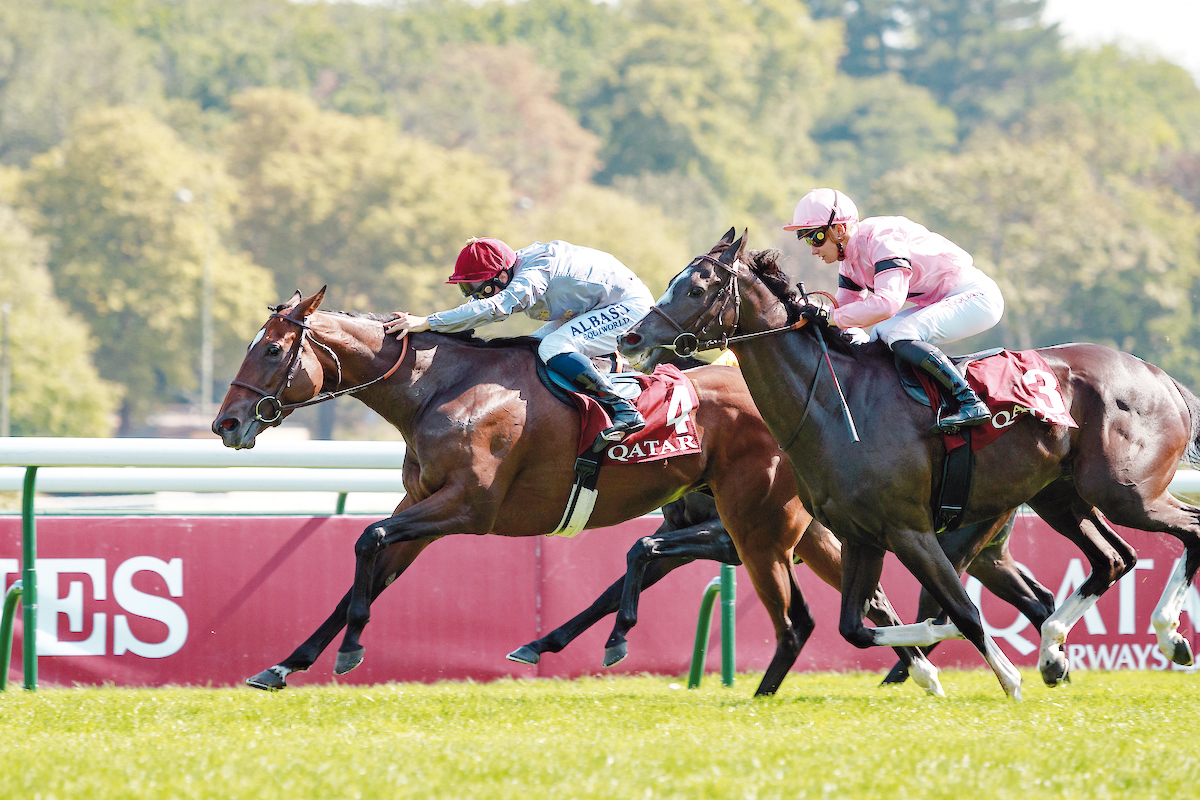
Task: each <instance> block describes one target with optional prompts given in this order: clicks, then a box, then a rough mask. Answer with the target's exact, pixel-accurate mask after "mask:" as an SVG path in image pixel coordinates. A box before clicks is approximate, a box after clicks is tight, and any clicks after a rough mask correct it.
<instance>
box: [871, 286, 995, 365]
mask: <svg viewBox="0 0 1200 800" xmlns="http://www.w3.org/2000/svg"><path fill="white" fill-rule="evenodd" d="M1002 314H1004V297H1003V296H1002V295H1001V294H1000V287H999V286H997V285H996V282H995V281H994V280H992V279H991V278H990V277H988V276H987V275H985V274H984V273H983V272H982V271H980V270H978V269H970V270H967V271H966V272H965V274H964V275H963V278H962V279H961V280H960V281H959V282H958V285H957V286H955V287H954V290H953V291H952V292H950V294H948V295H946V296H945V297H943V298H942V299H941V300H939V301H937V302H936V303H933V304H932V305H928V306H910V307H909V308H905V309H902V310H900V311H899V312H897V313H896V315H895V316H893V317H891V318H889V319H885V320H884V321H883V322H880V323H877V324H876V325H875V328H874V330H872V331H871V339H872V340H875V339H883V340H884V341H885V342H887V343H888V346H889V347H891V346H892V344H894V343H895V342H898V341H902V340H905V339H915V340H918V341H922V342H928V343H929V344H934V345H936V344H942V343H943V342H957V341H958V340H959V339H965V338H967V337H968V336H974V335H975V334H977V333H982V332H983V331H986V330H987V329H989V328H991V327H993V326H994V325H995V324H996V323H997V322H999V321H1000V317H1001V315H1002Z"/></svg>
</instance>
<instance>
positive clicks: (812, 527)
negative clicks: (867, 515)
mask: <svg viewBox="0 0 1200 800" xmlns="http://www.w3.org/2000/svg"><path fill="white" fill-rule="evenodd" d="M795 555H796V558H797V559H799V560H801V561H803V562H804V563H805V564H807V565H808V568H809V569H811V570H812V571H813V573H814V574H816V576H817V577H818V578H820V579H821V580H823V581H825V582H826V583H827V584H829V585H830V586H832V587H833V588H835V589H837V590H838V591H841V588H842V547H841V544H840V543H839V542H838V540H837V537H836V536H834V535H833V533H832V532H831V531H830V530H829V529H828V528H826V527H825V526H824V525H822V524H821V523H819V522H817V521H816V520H813V521H812V522H811V523H809V526H808V528H807V529H806V530H805V531H804V535H803V536H801V537H800V541H799V542H797V543H796V550H795ZM867 604H868V605H867V610H866V615H867V617H868V618H870V620H871V621H872V622H874V623H875V624H876V625H879V626H888V625H900V624H901V620H900V616H899V615H898V614H897V613H896V611H895V609H893V608H892V604H891V602H890V601H889V600H888V598H887V595H886V594H884V592H883V588H882V587H878V586H877V587H876V588H875V593H874V594H873V595H872V596H871V598H870V599H869V600H868V601H867ZM896 655H898V656H900V663H899V664H898V665H897V667H896V669H898V670H902V671H903V674H904V678H907V677H908V674H909V672H908V670H909V667H910V666H914V673H915V675H916V681H917V683H918V684H919V685H920V686H921V688H923V689H925V691H927V692H929V693H930V694H935V695H939V696H940V695H944V694H945V692H943V691H942V686H941V684H940V683H939V682H938V671H937V668H936V667H934V666H933V664H932V663H930V661H929V659H927V658H925V656H924V655H923V654H922V653H921V652H920V651H919V650H917V649H915V648H912V647H898V648H896ZM904 678H901V679H900V680H904ZM888 682H889V681H887V680H884V683H888ZM893 682H899V681H893Z"/></svg>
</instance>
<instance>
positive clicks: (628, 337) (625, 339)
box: [621, 333, 642, 347]
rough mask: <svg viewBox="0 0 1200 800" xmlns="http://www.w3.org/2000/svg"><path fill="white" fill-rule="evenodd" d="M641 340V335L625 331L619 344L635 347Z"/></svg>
mask: <svg viewBox="0 0 1200 800" xmlns="http://www.w3.org/2000/svg"><path fill="white" fill-rule="evenodd" d="M641 341H642V337H641V336H638V335H637V334H636V333H627V334H625V335H624V336H622V337H621V344H622V345H628V346H629V347H637V346H638V344H640V343H641Z"/></svg>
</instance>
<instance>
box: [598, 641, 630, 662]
mask: <svg viewBox="0 0 1200 800" xmlns="http://www.w3.org/2000/svg"><path fill="white" fill-rule="evenodd" d="M627 655H629V643H628V642H621V643H620V644H614V645H613V646H612V647H606V648H604V661H602V662H601V664H602V666H605V667H612V666H616V665H617V664H620V663H621V662H622V661H624V660H625V656H627Z"/></svg>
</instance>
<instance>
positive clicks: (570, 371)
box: [546, 353, 646, 442]
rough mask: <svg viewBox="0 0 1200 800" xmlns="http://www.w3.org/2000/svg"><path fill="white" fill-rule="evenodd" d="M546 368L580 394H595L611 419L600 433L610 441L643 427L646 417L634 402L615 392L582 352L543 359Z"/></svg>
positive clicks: (616, 440) (617, 440) (615, 440)
mask: <svg viewBox="0 0 1200 800" xmlns="http://www.w3.org/2000/svg"><path fill="white" fill-rule="evenodd" d="M546 367H547V368H548V369H552V370H554V371H555V372H557V373H558V374H559V375H561V376H563V377H564V378H566V379H567V380H568V381H570V383H571V385H572V386H574V387H575V388H576V389H578V390H579V391H580V392H582V393H583V394H586V395H588V396H589V397H594V398H595V399H596V400H597V401H599V402H600V404H601V405H603V406H604V407H605V408H606V409H608V415H609V417H610V418H611V419H612V427H611V428H609V429H608V430H606V431H604V432H603V433H602V434H600V435H601V436H603V437H604V438H605V439H607V440H608V441H610V442H619V441H620V440H622V439H624V438H625V437H626V436H628V435H629V434H631V433H637V432H638V431H640V430H641V429H642V428H644V427H646V420H644V419H643V418H642V415H641V414H640V413H638V410H637V408H635V407H634V405H633V403H631V402H629V401H628V400H626V399H625V398H624V397H621V396H620V395H619V394H617V392H616V390H615V389H614V388H613V385H612V381H610V380H609V379H608V378H607V377H606V376H604V375H603V374H601V373H600V372H599V371H598V370H597V369H596V367H595V365H593V364H592V362H591V360H590V359H588V358H587V357H586V356H584V355H583V354H581V353H559V354H558V355H556V356H554V357H552V358H551V359H550V360H549V361H547V362H546Z"/></svg>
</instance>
